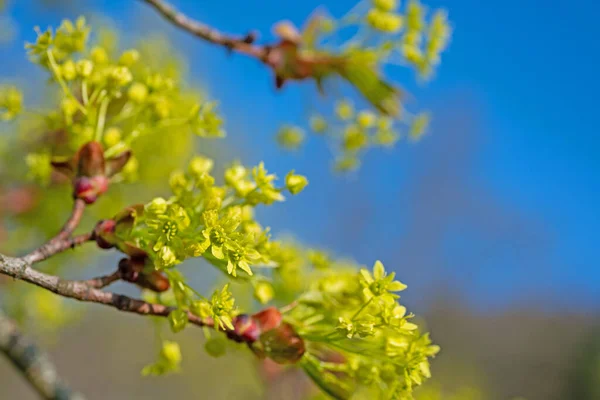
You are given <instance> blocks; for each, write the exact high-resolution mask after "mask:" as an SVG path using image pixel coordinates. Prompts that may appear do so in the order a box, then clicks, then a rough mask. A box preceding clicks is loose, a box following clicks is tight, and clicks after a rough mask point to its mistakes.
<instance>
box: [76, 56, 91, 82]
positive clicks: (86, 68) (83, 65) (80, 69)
mask: <svg viewBox="0 0 600 400" xmlns="http://www.w3.org/2000/svg"><path fill="white" fill-rule="evenodd" d="M75 68H76V69H77V73H78V74H79V76H81V77H82V78H87V77H88V76H90V75H91V74H92V71H93V70H94V63H92V62H91V61H90V60H79V61H77V64H76V66H75Z"/></svg>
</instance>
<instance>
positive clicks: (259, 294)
mask: <svg viewBox="0 0 600 400" xmlns="http://www.w3.org/2000/svg"><path fill="white" fill-rule="evenodd" d="M396 6H397V4H396V2H395V1H390V0H388V1H381V0H379V1H374V2H373V4H372V5H370V6H369V7H368V10H367V12H366V14H364V16H362V17H357V15H358V14H355V13H350V14H349V16H348V17H347V18H345V19H342V20H340V21H333V20H331V19H323V18H319V19H317V20H315V21H316V22H314V23H313V24H309V27H308V28H307V29H306V30H305V31H304V32H303V33H302V35H301V37H300V38H298V37H295V36H294V35H295V33H294V31H293V30H292V31H290V30H289V26H288V27H286V26H285V25H283V26H280V27H279V28H280V29H279V31H278V32H279V34H280V36H281V37H282V42H281V44H280V46H279V47H278V50H279V51H280V53H277V52H273V50H272V52H271V53H269V56H270V57H271V58H269V59H267V60H263V61H264V62H266V63H268V64H269V65H270V66H271V67H272V68H273V70H274V72H275V74H276V80H277V84H278V86H282V85H283V84H284V83H285V81H286V80H293V79H298V80H299V79H304V78H313V79H314V80H315V81H316V82H317V84H318V85H319V86H320V87H321V83H322V82H321V78H323V77H325V76H326V75H327V74H329V73H331V70H330V69H331V68H334V69H335V73H336V74H338V75H340V76H341V77H342V78H344V79H346V80H347V81H348V82H350V83H351V84H352V85H353V86H355V87H356V88H357V89H358V90H359V91H360V92H361V93H362V95H363V96H364V97H365V98H366V99H367V100H368V101H369V102H370V103H371V104H372V105H373V106H374V107H375V109H376V110H377V112H373V111H369V110H366V109H365V110H361V111H358V112H357V111H355V110H354V108H353V106H352V104H351V103H350V102H348V101H342V102H339V103H338V104H337V107H336V116H337V119H338V120H339V121H341V122H342V123H343V124H345V127H344V128H343V131H344V133H343V135H342V138H341V144H342V149H343V157H342V159H341V161H339V162H338V166H337V167H338V168H339V169H351V168H353V167H355V166H356V163H357V161H356V160H357V158H356V156H357V155H358V154H359V152H361V151H362V150H364V149H365V148H366V147H367V146H369V145H371V144H378V145H386V146H387V145H391V144H393V143H394V142H395V141H396V140H397V138H398V134H397V133H395V132H394V131H393V127H392V124H393V120H394V119H397V118H398V116H399V115H400V113H401V111H402V110H401V109H400V108H399V107H398V104H397V103H396V100H398V97H399V95H400V92H399V91H398V90H397V89H395V88H393V87H392V86H391V85H389V84H387V83H386V82H385V81H383V80H381V79H380V78H379V74H378V72H377V73H376V71H378V69H379V68H380V66H381V65H382V64H383V63H385V62H388V61H389V60H391V59H392V57H393V56H394V54H395V53H394V52H397V51H400V53H401V54H403V55H404V58H405V59H406V60H407V61H408V62H409V63H411V64H412V65H414V66H415V67H416V68H417V69H418V71H419V72H420V73H421V74H424V75H427V74H429V73H430V71H431V67H433V66H435V65H436V64H437V62H438V58H439V53H440V52H441V51H442V50H443V48H444V47H445V45H446V41H447V37H448V27H447V23H446V19H445V15H444V14H443V13H441V12H440V13H436V14H435V15H434V17H433V18H432V21H431V22H430V23H429V25H426V24H425V22H424V20H423V11H422V8H421V6H420V4H419V3H418V2H416V1H411V2H409V3H408V5H407V8H406V11H405V14H404V15H400V14H399V13H397V12H396V11H395V10H396ZM356 24H359V25H360V24H362V25H364V24H367V25H368V26H369V29H372V30H376V31H378V32H380V33H385V34H386V35H388V36H385V37H386V41H385V42H382V43H378V44H376V46H375V47H369V46H367V45H366V43H363V42H361V41H360V40H358V41H357V39H356V38H355V39H353V40H351V41H349V42H348V43H347V44H346V45H344V47H343V53H341V54H337V55H334V54H333V53H328V54H321V53H319V51H320V50H316V49H317V48H316V47H315V46H316V44H317V42H318V41H319V40H321V39H322V38H321V35H322V34H333V32H334V30H335V29H338V28H342V27H344V26H354V25H356ZM362 25H360V26H361V27H362ZM404 25H405V26H406V29H405V30H402V27H403V26H404ZM427 26H428V28H427V29H428V30H426V27H427ZM361 29H362V28H361ZM426 32H428V33H426ZM37 33H38V37H37V40H36V41H35V43H32V44H28V45H27V48H28V49H29V54H30V57H31V59H32V61H33V62H34V63H36V64H38V65H40V66H41V67H42V68H44V69H45V70H46V71H48V72H49V74H50V81H51V82H53V83H56V84H58V86H59V87H60V101H59V104H58V107H57V109H56V110H54V111H51V112H49V113H48V114H47V115H46V118H45V120H46V123H47V125H48V127H49V128H50V131H51V132H52V135H51V137H50V139H51V143H52V146H48V148H41V149H37V150H36V151H34V152H32V153H30V154H29V156H28V157H27V158H26V162H27V164H28V165H29V167H30V176H31V177H33V178H36V179H37V180H38V181H41V182H42V183H46V184H48V183H50V182H53V183H57V182H58V183H60V182H70V184H71V187H72V196H73V198H74V199H75V201H76V202H80V203H85V204H87V205H90V204H96V203H101V202H102V200H104V199H107V198H109V197H110V193H111V192H110V189H111V187H112V186H113V185H114V184H116V183H119V182H130V181H133V180H135V178H136V175H137V172H138V168H139V157H140V153H143V151H139V148H143V143H144V139H145V138H149V137H153V135H156V132H157V131H163V130H165V129H170V128H174V127H177V128H179V129H181V128H182V127H184V128H185V129H186V130H189V131H191V132H193V133H195V134H196V135H198V136H201V137H208V138H217V137H222V136H224V130H223V126H222V125H223V122H222V119H221V117H220V116H219V115H218V114H217V112H216V106H215V103H214V102H198V101H196V100H194V99H193V98H191V96H189V95H188V94H187V93H184V92H183V91H182V90H181V89H180V87H179V85H178V82H177V80H176V79H175V78H174V77H173V76H169V75H168V74H161V73H158V72H156V71H153V70H152V68H150V67H148V66H147V65H145V64H144V63H143V62H141V59H142V55H141V53H142V52H141V51H138V50H135V49H130V50H127V51H124V52H122V53H121V54H120V55H118V56H117V57H115V56H114V55H111V53H114V52H110V51H108V49H107V48H106V46H102V45H96V46H94V47H91V48H90V47H89V46H88V39H89V37H90V28H89V26H88V25H87V24H86V22H85V20H84V19H83V18H79V19H78V20H77V21H75V22H71V21H63V23H62V24H61V26H60V27H59V28H58V29H57V30H56V31H55V32H53V31H52V30H51V29H48V30H47V31H44V32H42V31H40V30H39V29H38V30H37ZM393 35H396V36H393ZM424 35H426V36H427V38H428V39H427V41H426V42H425V43H426V44H425V47H424V48H423V47H422V39H421V37H422V36H424ZM287 51H291V52H292V53H286V52H287ZM281 52H283V53H281ZM294 52H300V53H294ZM277 54H279V55H280V56H281V55H290V54H295V55H294V57H295V58H292V59H285V60H282V59H277V58H276V57H275V55H277ZM299 54H300V55H299ZM315 55H317V56H318V57H316V58H315V57H313V56H315ZM321 56H323V57H324V58H319V57H321ZM274 57H275V58H274ZM311 57H312V58H311ZM286 60H287V61H290V60H291V61H292V64H293V65H290V64H287V63H286ZM294 63H296V64H294ZM300 67H301V68H300ZM306 68H308V69H306ZM328 68H329V69H328ZM365 79H366V80H365ZM21 108H22V96H21V94H20V92H18V91H17V90H16V89H15V88H13V87H7V88H4V89H3V90H2V91H0V118H1V119H4V120H9V119H13V118H14V117H16V116H17V115H18V114H19V113H20V112H21ZM426 120H427V118H426V117H425V116H416V117H412V118H411V121H412V127H411V128H410V129H411V135H412V136H413V137H415V138H416V137H418V136H420V135H421V134H422V132H423V131H424V130H425V126H426V122H427V121H426ZM311 126H312V129H313V130H314V131H315V132H318V133H325V132H328V131H329V130H330V129H331V126H332V125H331V123H329V122H328V121H327V120H326V119H325V118H324V117H321V116H314V117H313V118H312V119H311ZM286 129H287V130H286V131H285V132H282V133H281V134H280V136H279V140H280V142H281V143H282V144H283V145H285V146H287V147H290V148H293V147H296V146H297V145H298V144H300V143H301V142H302V139H303V133H302V132H300V131H298V130H297V129H296V128H294V127H287V128H286ZM50 139H49V140H50ZM213 168H214V161H213V160H212V159H210V158H208V157H204V156H196V157H194V158H193V159H192V160H191V161H190V162H189V163H188V165H187V168H186V169H185V170H175V171H174V172H172V174H171V175H170V179H169V185H170V189H171V193H170V195H168V196H164V197H156V198H154V199H153V200H152V201H150V202H148V203H146V204H134V205H130V206H126V207H121V209H120V211H119V212H118V213H116V215H114V216H112V217H111V218H106V219H102V220H101V221H99V222H97V223H96V225H95V228H94V229H93V232H92V233H91V234H89V236H87V237H86V238H88V239H90V240H94V241H95V242H96V244H97V246H98V247H99V248H100V249H105V250H116V251H118V252H120V253H121V254H122V258H121V260H120V261H119V262H118V265H117V266H116V267H117V272H116V273H115V275H114V276H115V277H116V278H115V279H117V278H118V279H121V280H123V281H126V282H130V283H132V284H135V285H137V286H138V287H140V288H141V289H143V293H144V298H145V300H146V301H147V302H148V303H149V304H158V305H162V306H167V307H169V308H165V307H163V309H165V310H168V311H170V312H169V313H168V323H169V326H170V328H171V330H172V331H173V333H177V332H180V331H181V330H183V329H184V328H185V327H186V326H188V325H189V324H190V323H196V325H201V326H203V327H205V328H207V327H211V328H214V329H215V330H217V331H222V333H223V334H224V335H221V336H219V337H217V338H215V337H214V336H211V334H210V332H209V331H208V330H206V329H205V330H203V332H204V333H205V335H206V337H207V341H206V345H205V348H206V350H207V351H208V353H209V354H212V355H214V356H219V355H221V354H223V352H224V346H223V340H224V338H225V337H227V338H228V339H231V340H232V341H235V342H239V343H243V344H245V345H247V346H248V348H249V349H250V350H251V351H252V352H253V353H254V354H255V355H256V356H257V357H259V358H269V359H271V360H273V361H275V362H276V363H280V364H294V365H297V366H300V367H301V368H302V369H303V370H304V371H306V373H307V374H308V375H309V376H310V377H311V378H312V379H313V381H314V382H315V383H316V384H317V385H318V386H319V387H320V388H321V389H323V391H324V392H326V393H328V394H329V395H331V396H333V397H335V398H339V399H348V398H351V397H352V396H365V397H364V398H382V399H383V398H389V399H410V398H412V391H413V388H414V387H415V386H418V385H420V384H421V383H422V382H423V381H424V380H425V379H427V378H429V377H430V372H429V359H430V358H431V357H433V356H434V355H435V354H436V353H437V352H438V350H439V348H438V347H437V346H435V345H432V344H431V341H430V340H429V337H428V335H427V334H423V333H421V332H420V331H419V328H418V326H417V325H416V324H415V323H413V322H411V320H412V317H413V315H412V314H408V313H407V311H406V308H405V307H404V306H402V305H401V304H400V303H399V302H398V300H399V296H398V295H397V294H396V293H397V292H399V291H402V290H404V289H405V288H406V286H405V285H404V284H402V283H400V282H399V281H396V280H395V276H394V273H389V274H388V273H386V271H385V269H384V267H383V264H382V263H380V262H379V261H378V262H376V263H375V265H374V267H373V269H372V271H369V270H367V269H364V268H362V269H361V268H357V266H356V265H355V264H353V263H350V262H347V261H344V260H338V259H335V258H334V257H332V256H330V255H329V254H328V253H326V252H324V251H321V250H316V249H306V248H303V247H301V246H297V245H295V244H293V243H289V242H285V241H279V240H274V239H273V238H272V237H271V234H270V231H269V229H268V228H266V227H263V226H262V225H261V224H260V222H259V221H258V220H257V219H256V217H255V213H254V210H255V208H257V207H259V206H269V205H272V204H275V203H278V202H281V201H283V200H284V199H285V195H286V194H291V195H296V194H299V193H301V192H302V191H303V190H304V188H305V187H306V186H307V185H308V180H307V178H306V177H304V176H303V175H300V174H296V173H295V172H294V171H290V172H289V173H288V174H287V175H286V176H285V177H284V179H283V181H282V182H281V183H279V181H278V180H277V177H276V176H275V175H274V174H271V173H269V172H268V171H267V169H266V167H265V165H264V163H262V162H261V163H259V164H258V165H256V166H253V167H251V168H248V167H246V166H243V165H242V164H240V163H237V162H236V163H233V164H231V165H230V166H228V167H227V168H226V169H225V171H224V173H223V175H222V176H215V175H214V174H213ZM71 233H72V232H71ZM86 240H87V239H86ZM190 258H202V259H203V260H204V261H205V262H207V263H208V264H211V265H212V266H214V267H215V268H217V269H218V270H220V271H222V272H223V276H224V277H225V279H226V280H227V283H225V284H224V285H223V286H221V287H220V288H218V289H217V290H215V291H214V292H213V293H212V294H211V295H210V296H205V295H203V294H201V293H199V292H198V291H197V290H196V289H194V288H193V287H192V286H191V285H190V284H189V283H188V280H187V278H186V276H185V275H184V274H183V273H182V271H181V270H180V269H179V268H178V267H179V265H180V264H181V263H182V262H184V261H186V260H188V259H190ZM234 285H240V287H242V288H250V289H251V290H252V291H253V293H254V297H255V299H256V300H257V301H258V302H259V303H260V304H269V305H270V306H269V307H267V308H263V309H261V310H260V311H258V312H256V313H249V312H248V313H246V312H242V310H240V308H239V307H240V306H244V307H245V308H248V309H249V308H251V304H239V303H237V304H236V300H235V298H234V296H233V294H232V287H233V286H234ZM162 315H163V316H166V315H167V313H166V312H165V313H164V314H162ZM182 354H183V353H182V351H181V349H180V348H179V345H178V343H177V342H176V341H175V340H166V339H165V340H164V341H163V343H162V347H161V350H160V352H159V357H158V360H157V361H156V362H155V363H153V364H151V365H149V366H147V367H146V368H145V369H144V370H143V373H144V374H151V375H158V374H164V373H168V372H175V371H177V370H179V368H180V363H181V361H182Z"/></svg>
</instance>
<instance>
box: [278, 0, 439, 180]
mask: <svg viewBox="0 0 600 400" xmlns="http://www.w3.org/2000/svg"><path fill="white" fill-rule="evenodd" d="M400 6H401V4H400V2H399V1H397V0H363V1H362V2H360V3H359V4H358V5H357V6H356V7H354V8H353V9H352V11H350V12H349V13H348V14H347V15H346V16H344V17H342V18H340V19H339V20H335V19H332V18H330V17H325V16H320V17H319V18H315V19H314V20H313V21H310V23H308V24H307V25H308V27H307V29H306V30H305V32H304V35H303V42H302V45H303V47H302V48H301V50H302V51H304V52H306V53H308V54H316V55H318V56H320V57H321V58H326V57H340V59H342V60H344V61H343V64H342V65H343V66H344V67H341V69H340V72H339V74H340V76H342V77H343V78H344V79H345V80H346V81H348V82H349V83H350V84H351V85H352V86H354V88H355V89H357V90H358V91H359V92H360V93H361V94H362V97H363V98H364V99H365V100H366V101H367V102H368V103H369V107H366V108H364V109H362V110H355V109H354V106H353V104H352V102H351V101H350V100H348V99H347V98H346V97H345V95H342V96H343V97H342V98H341V99H338V101H337V103H336V105H335V107H334V109H333V110H327V111H325V112H318V113H314V114H313V115H312V117H311V118H310V128H311V130H312V131H313V132H314V133H316V134H318V135H326V136H328V137H329V138H331V139H333V140H332V141H333V142H334V143H335V146H334V149H335V153H336V154H335V158H336V159H335V161H334V169H335V170H337V171H350V170H354V169H356V168H358V167H359V166H360V158H361V154H362V153H364V152H365V151H366V150H367V149H369V148H371V147H392V146H394V145H395V144H396V142H398V140H399V139H400V138H401V137H403V136H407V137H408V138H409V139H411V140H417V139H419V138H420V137H421V136H423V134H424V133H425V132H426V130H427V127H428V123H429V119H430V116H429V114H428V113H426V112H422V113H419V114H416V115H413V114H411V113H410V112H409V111H408V110H406V109H405V108H404V107H402V105H401V104H400V101H401V100H402V99H403V94H402V92H401V91H400V90H399V89H397V88H395V87H393V85H390V84H388V83H387V82H385V81H383V80H382V79H380V78H379V77H378V76H380V74H379V71H382V70H383V69H384V67H385V66H387V65H402V66H406V65H410V66H412V67H414V68H415V69H416V70H417V72H418V73H419V76H420V77H421V78H422V79H428V78H430V77H431V76H432V75H433V72H434V69H435V67H437V65H438V64H439V63H440V55H441V53H442V52H443V51H444V50H445V49H446V47H447V46H448V42H449V40H450V36H451V28H450V25H449V22H448V19H447V14H446V12H445V11H444V10H435V11H433V12H432V14H431V16H429V18H427V13H426V11H425V7H424V6H423V5H422V4H421V3H420V2H419V1H418V0H410V1H407V2H406V4H402V6H403V10H400ZM342 30H343V31H344V32H348V30H350V31H352V30H353V31H354V33H355V34H354V35H353V36H352V37H351V38H350V39H349V40H346V41H344V42H342V43H337V42H336V41H339V40H338V39H337V38H339V37H347V36H348V35H347V34H339V32H340V31H342ZM324 54H326V55H327V56H325V55H324ZM319 85H320V88H321V89H323V86H322V84H320V83H319ZM404 132H405V133H406V135H404V134H403V133H404ZM303 140H304V136H303V135H302V131H301V129H300V128H297V127H290V126H287V125H285V126H283V127H282V128H281V129H280V131H279V133H278V135H277V141H278V142H279V144H280V146H282V147H283V148H286V149H295V148H297V147H299V146H300V145H301V143H302V142H303Z"/></svg>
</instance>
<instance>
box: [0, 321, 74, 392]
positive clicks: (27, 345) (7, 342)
mask: <svg viewBox="0 0 600 400" xmlns="http://www.w3.org/2000/svg"><path fill="white" fill-rule="evenodd" d="M0 350H1V351H2V353H4V355H5V356H6V357H7V358H8V359H9V360H10V361H11V362H12V363H13V365H14V366H15V367H16V368H17V369H19V370H20V372H21V373H22V375H23V377H24V378H25V379H27V381H28V382H29V384H30V385H31V386H32V387H33V388H34V389H35V390H36V391H37V392H38V393H39V395H40V396H41V397H42V398H44V399H48V400H75V399H77V400H83V399H84V397H83V396H82V395H80V394H79V393H75V392H73V391H71V389H70V388H69V387H68V386H66V385H65V384H64V383H63V382H62V381H61V380H60V378H59V377H58V373H57V371H56V368H55V367H54V365H53V364H52V362H50V359H49V358H48V356H47V355H46V354H45V353H44V352H43V351H42V350H41V349H40V348H39V347H38V346H37V345H36V344H35V343H34V342H33V341H32V340H31V339H30V338H28V337H26V336H24V335H23V333H22V332H21V331H20V330H19V327H18V326H17V324H16V323H15V322H14V321H13V320H11V319H10V318H8V317H7V316H6V315H5V314H4V312H3V311H2V310H0Z"/></svg>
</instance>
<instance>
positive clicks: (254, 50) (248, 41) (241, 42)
mask: <svg viewBox="0 0 600 400" xmlns="http://www.w3.org/2000/svg"><path fill="white" fill-rule="evenodd" d="M142 1H144V2H145V3H147V4H149V5H150V6H152V7H154V8H155V9H156V10H157V11H158V12H159V13H160V14H161V15H162V16H163V17H164V18H166V19H167V20H169V21H171V22H172V23H173V24H174V25H175V26H177V27H179V28H181V29H183V30H185V31H187V32H189V33H191V34H193V35H195V36H197V37H199V38H201V39H203V40H206V41H207V42H210V43H213V44H216V45H219V46H223V47H225V48H227V49H229V50H233V51H237V52H239V53H242V54H246V55H249V56H251V57H255V58H257V59H259V60H261V61H265V60H266V59H267V57H268V55H269V49H270V48H269V46H259V45H255V44H253V43H252V42H253V41H254V37H253V35H252V34H249V35H246V36H239V37H235V36H229V35H226V34H224V33H221V32H219V31H218V30H216V29H214V28H212V27H210V26H208V25H206V24H203V23H202V22H200V21H196V20H194V19H191V18H189V17H188V16H186V15H185V14H183V13H182V12H180V11H178V10H177V9H176V8H175V7H173V6H172V5H170V4H169V3H167V2H165V1H163V0H142Z"/></svg>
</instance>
